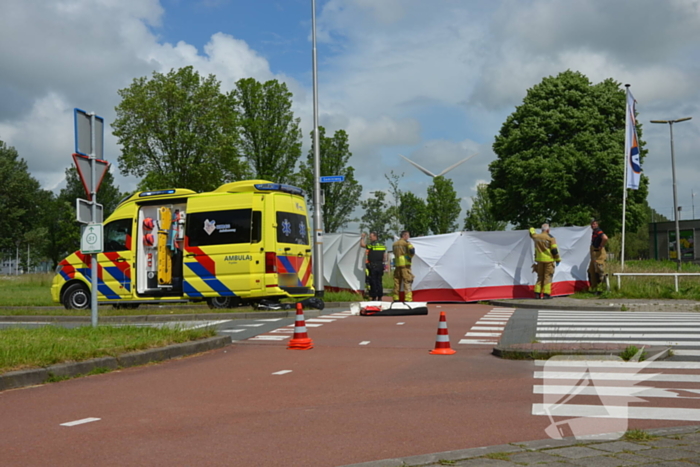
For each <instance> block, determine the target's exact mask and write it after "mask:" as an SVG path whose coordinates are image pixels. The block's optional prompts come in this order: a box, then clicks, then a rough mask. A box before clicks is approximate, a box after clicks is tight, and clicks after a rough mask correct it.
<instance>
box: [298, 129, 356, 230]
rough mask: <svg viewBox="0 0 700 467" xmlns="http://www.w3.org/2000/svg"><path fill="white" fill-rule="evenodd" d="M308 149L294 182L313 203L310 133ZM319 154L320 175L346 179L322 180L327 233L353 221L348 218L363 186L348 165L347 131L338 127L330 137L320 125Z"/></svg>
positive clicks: (324, 218) (324, 220) (323, 213)
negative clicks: (340, 180)
mask: <svg viewBox="0 0 700 467" xmlns="http://www.w3.org/2000/svg"><path fill="white" fill-rule="evenodd" d="M311 137H312V144H311V149H310V150H309V155H308V156H307V158H306V163H304V162H302V163H301V167H300V170H299V174H298V176H297V184H298V185H299V186H300V187H301V188H303V189H304V191H306V194H307V196H308V199H309V202H310V203H313V192H314V147H313V146H314V145H313V133H312V135H311ZM319 142H320V144H319V153H320V164H321V167H320V169H321V173H320V174H319V175H320V176H327V175H344V176H345V181H344V182H341V183H322V184H321V191H322V194H323V204H322V206H321V212H322V215H323V224H324V229H325V231H326V232H328V233H334V232H337V231H338V230H340V229H341V228H343V227H345V226H346V225H347V224H348V223H350V222H351V221H353V220H355V219H353V218H352V217H351V214H352V212H353V211H354V210H355V207H356V206H357V203H358V202H359V198H360V194H361V193H362V185H360V184H359V183H357V180H355V169H354V168H353V167H350V166H348V161H349V160H350V157H352V153H351V152H350V143H349V142H348V134H347V133H346V132H345V130H338V131H336V132H335V133H334V134H333V137H332V138H331V137H327V136H326V130H325V128H323V127H319Z"/></svg>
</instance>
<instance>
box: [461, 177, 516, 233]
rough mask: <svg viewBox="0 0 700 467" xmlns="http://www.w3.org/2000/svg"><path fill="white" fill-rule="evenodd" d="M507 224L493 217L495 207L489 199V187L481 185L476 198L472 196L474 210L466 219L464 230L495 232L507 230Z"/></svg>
mask: <svg viewBox="0 0 700 467" xmlns="http://www.w3.org/2000/svg"><path fill="white" fill-rule="evenodd" d="M506 225H508V223H507V222H503V221H499V220H497V219H496V218H495V217H494V215H493V207H492V203H491V199H490V198H489V192H488V185H487V184H486V183H480V184H479V185H478V186H477V187H476V196H472V208H471V209H469V210H468V211H467V216H466V217H465V218H464V230H476V231H481V232H494V231H497V230H505V229H506Z"/></svg>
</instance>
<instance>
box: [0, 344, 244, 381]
mask: <svg viewBox="0 0 700 467" xmlns="http://www.w3.org/2000/svg"><path fill="white" fill-rule="evenodd" d="M229 344H231V336H215V337H209V338H207V339H200V340H196V341H191V342H183V343H180V344H173V345H168V346H166V347H159V348H155V349H147V350H143V351H137V352H129V353H125V354H122V355H119V356H117V357H101V358H93V359H90V360H85V361H82V362H68V363H59V364H56V365H51V366H48V367H46V368H35V369H31V370H19V371H11V372H8V373H5V374H2V375H0V391H4V390H7V389H18V388H22V387H27V386H36V385H38V384H43V383H46V382H47V381H49V380H50V379H51V378H52V377H59V378H73V377H77V376H84V375H86V374H88V373H90V372H91V371H93V370H95V369H98V368H107V369H110V370H116V369H119V368H128V367H132V366H140V365H145V364H147V363H152V362H161V361H165V360H171V359H174V358H179V357H183V356H186V355H194V354H198V353H202V352H207V351H209V350H214V349H218V348H222V347H225V346H227V345H229Z"/></svg>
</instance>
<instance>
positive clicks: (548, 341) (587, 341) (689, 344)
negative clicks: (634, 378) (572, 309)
mask: <svg viewBox="0 0 700 467" xmlns="http://www.w3.org/2000/svg"><path fill="white" fill-rule="evenodd" d="M539 341H540V342H541V343H542V344H561V343H563V342H569V341H568V340H567V339H565V338H560V339H540V340H539ZM573 342H578V343H585V344H600V343H604V344H645V345H682V346H685V347H700V342H699V343H693V342H687V341H683V342H681V341H648V340H643V339H636V340H629V339H627V340H624V341H621V340H613V339H605V340H604V341H601V340H590V339H574V340H573ZM674 352H675V350H674Z"/></svg>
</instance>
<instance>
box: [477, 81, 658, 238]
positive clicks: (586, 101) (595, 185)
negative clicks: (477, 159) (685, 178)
mask: <svg viewBox="0 0 700 467" xmlns="http://www.w3.org/2000/svg"><path fill="white" fill-rule="evenodd" d="M625 97H626V96H625V91H624V90H623V89H621V88H620V84H619V83H617V82H615V81H614V80H612V79H606V80H605V81H602V82H601V83H598V84H591V82H590V81H589V80H588V78H587V77H586V76H584V75H583V74H581V73H579V72H574V71H565V72H563V73H560V74H559V75H558V76H556V77H551V76H550V77H547V78H544V79H543V80H542V82H541V83H539V84H537V85H535V86H533V87H532V88H531V89H529V90H528V92H527V95H526V96H525V99H524V100H523V104H522V105H520V106H519V107H517V108H516V110H515V112H513V113H512V114H511V115H510V116H509V117H508V118H507V119H506V121H505V123H504V124H503V126H502V127H501V130H500V132H499V134H498V135H497V136H496V139H495V142H494V144H493V150H494V152H495V153H496V155H497V159H496V160H495V161H493V162H492V163H491V164H490V166H489V170H490V171H491V176H492V181H491V183H490V184H489V197H490V199H491V201H492V202H493V212H494V215H495V216H496V218H497V219H499V220H501V221H509V222H511V223H513V224H514V225H515V226H516V228H518V229H524V228H527V227H529V226H531V225H538V224H542V223H543V222H549V223H551V224H553V225H586V224H588V223H589V222H590V219H591V218H592V217H596V218H599V219H601V223H602V225H604V226H605V227H604V230H605V232H606V233H608V235H610V234H613V233H615V232H619V231H620V229H621V222H622V194H623V169H624V166H623V164H624V131H625ZM637 131H638V134H639V136H640V138H641V127H639V125H638V128H637ZM639 145H640V150H641V151H640V152H641V154H640V158H641V160H642V161H643V159H644V156H645V155H646V152H647V151H646V150H644V149H643V147H644V142H643V141H642V140H641V139H640V140H639ZM647 193H648V179H647V177H646V176H644V175H643V176H642V179H641V183H640V188H639V190H629V191H628V198H627V208H628V211H627V218H626V223H627V228H628V229H629V230H630V231H635V230H636V229H637V228H638V227H639V226H640V224H641V223H642V222H643V221H644V212H643V211H644V209H643V206H644V201H645V200H646V197H647Z"/></svg>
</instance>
